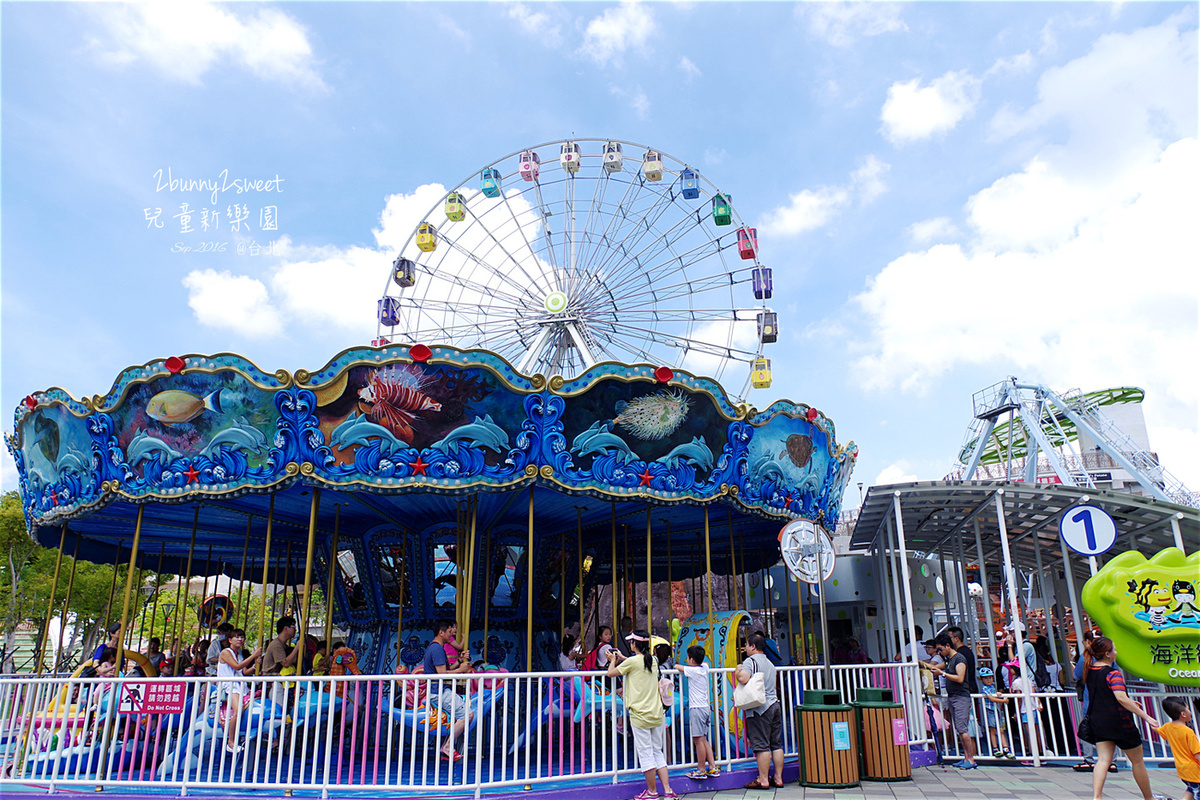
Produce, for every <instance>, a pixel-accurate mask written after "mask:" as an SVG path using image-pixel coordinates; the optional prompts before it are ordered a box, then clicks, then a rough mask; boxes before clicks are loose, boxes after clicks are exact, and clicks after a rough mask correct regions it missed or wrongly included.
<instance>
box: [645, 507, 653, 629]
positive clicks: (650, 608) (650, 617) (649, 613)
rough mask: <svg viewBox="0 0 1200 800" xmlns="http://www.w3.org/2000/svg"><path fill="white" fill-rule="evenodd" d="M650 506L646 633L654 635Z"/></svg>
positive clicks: (647, 514) (647, 522)
mask: <svg viewBox="0 0 1200 800" xmlns="http://www.w3.org/2000/svg"><path fill="white" fill-rule="evenodd" d="M651 550H652V546H651V543H650V504H649V503H646V631H647V632H649V633H650V634H651V635H653V634H654V576H653V574H652V573H651V571H650V568H651Z"/></svg>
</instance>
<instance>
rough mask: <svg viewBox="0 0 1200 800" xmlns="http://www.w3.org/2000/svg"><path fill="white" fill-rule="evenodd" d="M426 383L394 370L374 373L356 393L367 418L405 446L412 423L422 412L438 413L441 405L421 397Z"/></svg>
mask: <svg viewBox="0 0 1200 800" xmlns="http://www.w3.org/2000/svg"><path fill="white" fill-rule="evenodd" d="M425 386H426V381H423V380H422V379H421V376H420V375H419V374H416V373H414V372H411V371H408V370H400V369H397V368H395V367H385V368H383V369H379V370H376V371H375V373H374V374H373V375H372V376H371V382H370V383H369V384H367V385H366V386H365V387H363V388H362V389H359V391H358V397H359V400H360V401H361V402H362V404H363V405H365V406H366V413H367V416H368V417H369V418H370V419H371V421H372V422H376V423H380V424H381V425H383V426H384V427H386V428H388V429H389V430H391V431H392V432H393V433H394V434H396V435H397V436H399V437H400V438H401V439H403V440H404V442H405V443H406V444H409V443H411V442H412V440H413V427H412V426H413V422H415V421H416V420H417V419H419V418H420V416H421V412H423V411H441V410H442V404H441V403H439V402H437V401H436V400H434V399H433V398H431V397H430V396H429V395H427V394H425V392H424V391H423V390H424V388H425Z"/></svg>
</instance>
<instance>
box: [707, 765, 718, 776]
mask: <svg viewBox="0 0 1200 800" xmlns="http://www.w3.org/2000/svg"><path fill="white" fill-rule="evenodd" d="M708 777H710V778H719V777H721V768H720V767H713V768H712V769H710V770H709V771H708Z"/></svg>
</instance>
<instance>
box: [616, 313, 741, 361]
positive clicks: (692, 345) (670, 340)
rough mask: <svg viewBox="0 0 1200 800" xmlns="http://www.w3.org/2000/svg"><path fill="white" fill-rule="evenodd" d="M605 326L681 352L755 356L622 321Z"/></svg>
mask: <svg viewBox="0 0 1200 800" xmlns="http://www.w3.org/2000/svg"><path fill="white" fill-rule="evenodd" d="M605 324H606V325H611V326H613V327H614V328H622V329H625V330H628V331H631V332H635V333H638V334H642V335H644V336H645V337H646V338H649V339H651V340H653V341H655V342H658V343H659V344H665V345H668V346H670V347H675V348H679V349H681V350H695V351H696V352H699V353H705V354H707V355H713V356H720V357H722V358H730V359H734V360H748V359H750V358H753V357H755V356H756V355H757V353H754V352H751V351H749V350H743V349H741V348H739V347H734V346H733V345H731V344H730V345H719V344H714V343H712V342H709V341H706V340H704V339H698V338H695V337H690V336H682V335H677V334H672V333H670V332H668V331H662V330H655V329H653V328H644V327H642V326H640V325H630V324H628V323H626V322H624V321H623V320H606V321H605Z"/></svg>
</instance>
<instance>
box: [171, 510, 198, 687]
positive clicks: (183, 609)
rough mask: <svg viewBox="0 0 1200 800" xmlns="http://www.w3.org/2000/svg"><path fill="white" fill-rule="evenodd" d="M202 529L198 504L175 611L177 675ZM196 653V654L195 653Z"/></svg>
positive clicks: (180, 669)
mask: <svg viewBox="0 0 1200 800" xmlns="http://www.w3.org/2000/svg"><path fill="white" fill-rule="evenodd" d="M199 529H200V506H199V505H197V506H196V513H195V515H194V516H193V517H192V542H191V544H189V545H188V556H187V566H186V567H184V570H183V571H184V573H185V574H183V575H180V576H179V577H180V578H182V579H183V599H182V601H180V602H177V603H176V604H175V613H176V614H177V615H178V616H179V619H178V622H177V624H176V625H175V642H176V645H175V663H176V664H177V665H178V667H179V668H178V669H177V670H176V674H177V675H182V674H183V667H185V666H186V664H182V663H180V661H179V654H180V653H181V652H182V651H183V646H184V645H183V636H184V634H185V633H187V601H188V595H189V594H190V593H191V588H192V556H194V555H195V553H196V531H198V530H199ZM175 592H176V594H178V593H179V587H176V589H175ZM193 655H194V654H193Z"/></svg>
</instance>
